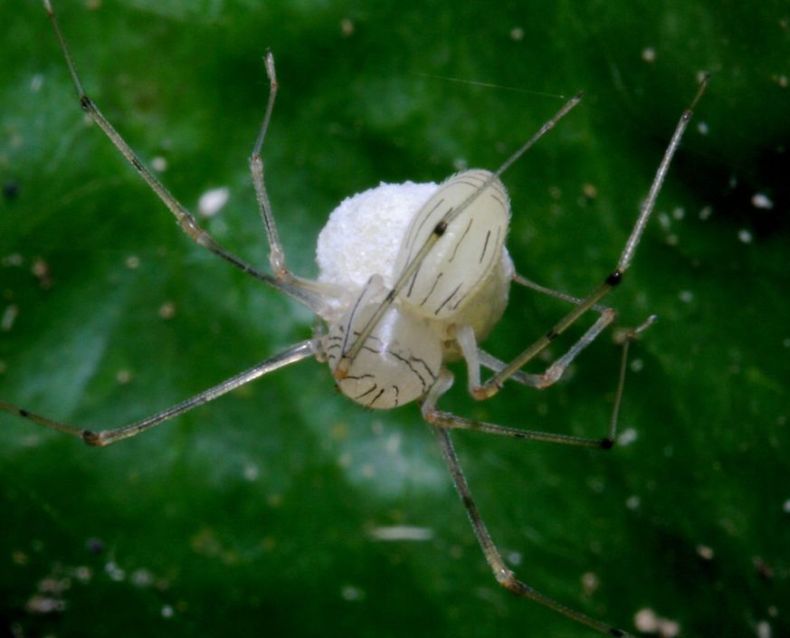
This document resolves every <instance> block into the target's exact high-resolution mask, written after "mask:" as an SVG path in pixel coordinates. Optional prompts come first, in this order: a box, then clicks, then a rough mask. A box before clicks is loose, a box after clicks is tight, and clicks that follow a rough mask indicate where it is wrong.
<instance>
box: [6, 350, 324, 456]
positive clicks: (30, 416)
mask: <svg viewBox="0 0 790 638" xmlns="http://www.w3.org/2000/svg"><path fill="white" fill-rule="evenodd" d="M317 347H318V346H317V343H316V342H315V341H314V340H312V339H311V340H309V341H302V342H301V343H298V344H296V345H294V346H291V347H290V348H288V349H287V350H286V351H284V352H282V353H280V354H278V355H276V356H274V357H271V358H270V359H267V360H266V361H264V362H263V363H259V364H258V365H256V366H253V367H252V368H250V369H249V370H245V371H244V372H242V373H240V374H237V375H236V376H235V377H231V378H230V379H228V380H226V381H223V382H222V383H220V384H218V385H215V386H214V387H212V388H209V389H208V390H204V391H203V392H201V393H200V394H196V395H195V396H193V397H190V398H189V399H186V400H185V401H182V402H181V403H177V404H176V405H174V406H172V407H169V408H167V409H166V410H162V411H161V412H158V413H156V414H154V415H152V416H149V417H146V418H144V419H140V420H139V421H135V422H134V423H130V424H128V425H123V426H121V427H117V428H112V429H108V430H99V431H92V430H87V429H85V428H81V427H79V426H75V425H69V424H67V423H62V422H60V421H55V420H53V419H50V418H48V417H45V416H41V415H39V414H34V413H33V412H30V411H29V410H25V409H24V408H20V407H19V406H16V405H14V404H12V403H6V402H5V401H0V410H4V411H5V412H9V413H10V414H13V415H16V416H19V417H21V418H23V419H27V420H28V421H32V422H33V423H36V424H38V425H40V426H43V427H45V428H49V429H50V430H57V431H58V432H63V433H65V434H69V435H71V436H74V437H77V438H80V439H82V440H83V441H84V442H85V443H87V444H88V445H95V446H98V447H104V446H107V445H111V444H112V443H117V442H118V441H122V440H124V439H129V438H131V437H133V436H137V435H138V434H140V433H141V432H145V431H146V430H150V429H151V428H153V427H155V426H157V425H159V424H160V423H164V422H165V421H168V420H170V419H172V418H175V417H177V416H179V415H181V414H184V413H185V412H189V411H190V410H192V409H193V408H196V407H198V406H200V405H203V404H204V403H208V402H209V401H213V400H214V399H217V398H219V397H221V396H222V395H223V394H227V393H228V392H230V391H231V390H235V389H236V388H238V387H241V386H243V385H246V384H247V383H250V381H254V380H255V379H258V378H260V377H262V376H264V375H266V374H269V373H270V372H274V371H275V370H279V369H280V368H283V367H285V366H287V365H290V364H292V363H296V362H297V361H301V360H302V359H306V358H307V357H310V356H313V355H315V352H316V350H317Z"/></svg>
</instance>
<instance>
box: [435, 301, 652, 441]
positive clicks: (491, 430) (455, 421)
mask: <svg viewBox="0 0 790 638" xmlns="http://www.w3.org/2000/svg"><path fill="white" fill-rule="evenodd" d="M607 310H608V309H607ZM608 317H609V314H608V313H604V314H602V315H601V317H600V318H599V319H598V321H597V322H596V323H595V324H594V325H593V326H592V327H591V328H590V329H589V330H588V331H587V333H585V335H584V336H583V337H582V338H581V339H580V340H579V341H578V342H576V344H574V346H573V347H571V349H570V350H569V351H568V352H567V353H566V354H565V355H563V356H562V357H560V358H559V359H557V360H556V361H555V362H554V363H553V364H552V365H551V366H549V368H548V370H547V371H546V373H544V374H543V375H533V374H525V373H523V372H519V373H518V375H516V376H514V377H512V378H513V379H514V380H515V381H518V382H520V383H523V384H525V385H530V386H533V387H537V388H543V387H546V379H549V380H550V381H551V383H554V382H555V381H556V380H557V378H559V376H560V375H561V373H562V371H564V369H565V368H566V367H567V365H568V363H569V362H570V361H571V360H572V359H573V358H574V357H575V356H576V355H577V354H578V353H579V352H580V351H581V350H582V349H583V348H584V347H585V346H586V345H587V344H588V343H589V342H590V341H592V339H594V338H595V336H596V334H593V333H594V332H596V333H597V332H600V331H601V330H602V329H603V328H604V327H605V326H606V323H605V321H606V320H607V319H608ZM654 321H655V316H654V315H651V316H650V317H648V318H647V320H646V321H644V322H643V323H642V324H641V325H640V326H638V327H636V328H632V329H629V330H626V331H624V332H623V334H622V335H621V337H620V338H621V340H622V352H621V355H620V367H619V373H618V379H617V388H616V390H615V397H614V405H613V407H612V416H611V418H610V420H609V431H608V433H607V436H606V437H605V438H592V437H585V436H573V435H569V434H558V433H556V432H541V431H536V430H525V429H522V428H514V427H509V426H504V425H497V424H496V423H488V422H485V421H476V420H474V419H467V418H465V417H462V416H458V415H456V414H453V413H451V412H444V411H441V410H438V409H436V404H437V403H438V401H439V398H440V397H441V396H442V395H443V394H445V393H446V392H447V391H448V390H449V389H450V387H451V386H452V384H453V375H452V374H451V373H450V372H449V371H448V370H446V369H444V370H442V372H441V373H440V375H439V379H438V380H437V381H436V383H435V384H434V385H433V387H432V388H431V389H430V391H429V392H428V394H427V395H426V397H425V399H424V400H423V403H422V408H421V409H422V415H423V418H424V419H425V420H426V421H427V422H428V423H430V424H431V425H433V426H436V427H441V428H445V429H453V430H476V431H478V432H486V433H488V434H496V435H498V436H507V437H511V438H515V439H528V440H532V441H546V442H549V443H560V444H563V445H575V446H580V447H592V448H599V449H605V450H608V449H609V448H611V447H612V446H613V445H614V442H615V439H616V437H617V425H618V421H619V416H620V406H621V404H622V400H623V393H624V389H625V375H626V371H627V369H628V365H627V364H628V350H629V346H630V343H631V342H632V341H634V340H636V339H637V338H638V337H639V335H641V334H642V332H644V331H645V330H647V328H648V327H650V326H651V325H652V324H653V322H654ZM469 332H471V330H470V331H469ZM585 337H587V339H586V340H585ZM471 338H472V339H473V338H474V336H473V335H472V337H471ZM459 344H461V348H462V351H463V353H464V357H465V358H466V359H467V368H468V370H469V380H470V384H471V383H472V382H473V380H474V377H475V374H474V370H477V375H476V376H477V379H478V380H479V376H480V374H479V369H477V368H473V366H474V365H475V361H477V362H478V363H479V365H484V366H485V367H489V368H492V369H494V370H496V369H497V368H499V367H500V366H504V363H502V362H501V361H499V360H498V359H496V358H495V357H493V356H491V355H489V354H487V353H485V352H483V351H480V350H477V348H474V349H472V350H471V351H470V352H472V353H474V354H475V355H477V356H476V357H474V356H473V357H471V359H472V361H471V363H470V357H468V356H467V349H468V348H469V346H468V345H467V347H464V345H463V343H462V340H459ZM481 355H482V356H481ZM557 370H559V373H557V372H555V371H557ZM555 377H556V378H555Z"/></svg>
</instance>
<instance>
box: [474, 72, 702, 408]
mask: <svg viewBox="0 0 790 638" xmlns="http://www.w3.org/2000/svg"><path fill="white" fill-rule="evenodd" d="M708 80H709V76H708V75H706V76H705V77H703V79H702V81H701V82H700V85H699V88H698V90H697V94H696V95H695V97H694V99H693V100H692V102H691V104H690V105H689V107H688V108H687V109H686V110H685V111H683V114H682V115H681V116H680V119H679V120H678V123H677V125H676V127H675V131H674V133H673V134H672V139H671V140H670V142H669V145H668V146H667V148H666V150H665V151H664V155H663V157H662V159H661V162H660V164H659V166H658V169H657V170H656V174H655V176H654V178H653V183H652V184H651V186H650V190H649V191H648V195H647V198H646V199H645V201H644V203H643V204H642V206H641V209H640V211H639V215H638V217H637V219H636V222H635V224H634V227H633V229H632V230H631V234H630V235H629V236H628V239H627V240H626V242H625V247H624V248H623V252H622V253H621V255H620V259H619V260H618V262H617V266H616V267H615V269H614V270H613V271H612V272H611V274H609V275H608V276H607V277H606V279H604V281H603V283H601V284H600V285H599V286H598V287H597V288H596V289H595V290H593V292H592V293H590V294H589V295H588V296H587V297H584V298H583V299H580V300H576V306H575V307H574V308H573V310H571V311H570V312H568V313H567V314H566V315H565V316H564V317H563V318H562V319H560V321H558V322H557V323H556V324H554V326H553V327H552V328H551V329H550V330H549V331H548V332H547V333H546V334H544V335H543V336H542V337H540V338H539V339H537V340H536V341H535V342H533V343H532V344H531V345H530V346H529V347H528V348H526V349H525V350H524V351H523V352H522V353H521V354H519V355H518V356H517V357H515V358H514V359H513V360H512V361H511V362H510V363H509V364H508V365H507V366H506V367H505V368H503V369H502V370H500V371H499V372H497V373H496V374H495V375H494V376H493V377H491V378H490V379H489V380H488V381H486V382H485V383H484V384H482V385H481V386H480V387H479V388H477V390H476V392H475V398H478V399H483V398H489V397H492V396H493V395H495V394H496V393H497V392H499V390H500V389H501V387H502V384H503V383H504V381H505V380H506V379H507V378H508V377H509V376H510V375H512V374H513V373H514V372H515V371H516V370H519V369H520V368H522V367H523V366H524V365H525V364H526V363H528V362H529V361H531V360H532V359H534V358H535V357H536V356H537V355H538V354H540V353H541V352H543V350H545V349H546V348H547V347H548V346H549V344H551V343H552V342H553V341H554V340H555V339H556V338H557V337H559V336H560V335H561V334H562V333H563V332H565V331H566V330H567V329H568V328H569V327H570V326H572V325H573V324H574V323H575V322H576V320H577V319H578V318H579V317H581V316H582V315H583V314H584V313H585V312H587V311H588V310H590V309H592V308H595V307H596V306H597V305H598V303H599V302H600V301H601V300H602V299H603V298H604V297H605V296H606V295H608V294H609V293H610V292H611V291H612V290H614V288H616V287H617V286H618V285H619V284H620V283H621V282H622V279H623V276H624V274H625V272H626V270H628V268H629V267H630V265H631V261H632V260H633V257H634V253H635V252H636V248H637V246H638V245H639V241H640V240H641V239H642V235H643V234H644V230H645V227H646V226H647V222H648V221H649V219H650V216H651V214H652V213H653V210H654V209H655V205H656V199H657V198H658V194H659V192H660V191H661V187H662V186H663V185H664V181H665V180H666V176H667V172H668V171H669V165H670V163H671V162H672V158H673V157H674V155H675V152H676V151H677V149H678V147H679V146H680V140H681V139H682V137H683V134H684V133H685V131H686V128H687V127H688V124H689V122H690V121H691V118H692V115H693V109H694V107H695V106H696V104H697V102H698V101H699V99H700V98H701V97H702V94H703V93H704V91H705V89H706V87H707V85H708ZM524 281H526V280H524ZM519 283H522V282H519ZM546 290H548V289H546ZM569 300H570V299H569Z"/></svg>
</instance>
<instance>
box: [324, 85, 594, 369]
mask: <svg viewBox="0 0 790 638" xmlns="http://www.w3.org/2000/svg"><path fill="white" fill-rule="evenodd" d="M581 99H582V94H581V93H579V94H577V95H575V96H573V97H572V98H571V99H570V100H568V101H567V102H566V103H565V104H564V105H563V106H562V107H561V108H560V110H559V111H557V112H556V113H555V114H554V115H553V116H552V117H551V118H550V119H549V120H548V121H547V122H545V123H544V124H543V125H542V126H541V127H540V128H539V129H538V130H537V131H536V132H535V133H534V134H533V135H532V137H530V138H529V139H528V140H527V141H526V142H524V144H522V145H521V146H520V147H519V148H518V149H516V151H515V152H514V153H512V154H511V155H510V157H508V158H507V159H506V160H505V161H504V163H503V164H502V165H501V166H500V167H499V168H498V169H497V170H496V171H495V172H494V173H491V175H490V176H489V177H488V179H487V180H486V181H485V182H483V183H482V184H481V185H480V188H479V189H478V190H476V191H475V192H473V193H472V194H471V195H469V196H468V197H467V198H466V199H465V200H463V201H462V202H461V203H460V204H459V205H458V206H456V207H455V208H452V209H450V210H448V211H447V213H445V214H444V215H443V216H442V218H441V219H440V220H439V222H438V223H437V224H436V226H435V227H434V228H433V230H432V232H431V234H430V235H428V238H427V239H426V240H425V242H424V243H423V244H422V246H421V247H420V249H419V250H418V251H417V252H416V253H415V255H414V257H413V258H412V259H411V261H410V262H409V263H408V264H407V265H406V267H405V268H404V269H403V271H402V272H400V273H399V274H398V277H397V279H396V281H395V283H394V285H393V286H392V289H391V290H390V291H389V293H388V294H387V296H386V297H385V298H384V300H383V301H382V302H381V303H380V304H379V307H378V308H377V309H376V311H375V312H374V313H373V314H372V315H371V316H370V318H369V319H368V321H367V322H366V323H365V325H364V326H363V327H362V329H361V330H360V332H359V335H356V339H355V340H354V341H353V342H352V343H351V344H350V345H349V346H348V348H347V349H344V351H343V353H342V356H341V358H340V361H339V362H338V364H337V366H335V371H334V375H335V378H336V379H342V378H344V377H345V376H346V374H347V373H348V370H349V368H350V367H351V362H352V361H353V360H354V359H355V358H356V356H357V355H358V354H359V351H360V350H361V349H362V347H363V345H364V343H365V340H366V339H367V338H368V337H369V336H370V335H371V333H372V332H373V331H374V330H375V329H376V326H377V325H378V323H379V321H381V318H382V317H383V316H384V314H385V313H386V312H387V310H389V308H390V307H391V306H392V304H393V303H395V299H396V298H397V297H398V294H399V293H400V292H401V291H402V290H403V289H404V288H405V287H406V285H407V283H408V281H409V279H411V277H412V276H413V275H414V274H415V273H416V272H417V270H418V269H419V268H420V266H421V264H422V263H423V261H424V260H425V257H426V256H427V255H428V253H430V252H431V249H432V248H433V247H434V246H435V245H436V242H438V241H439V239H440V238H441V237H442V235H443V234H444V232H445V231H446V230H447V226H448V225H449V224H450V223H452V221H453V220H455V219H456V218H457V217H458V216H459V215H460V214H461V213H463V212H464V211H465V210H466V209H467V208H468V207H469V206H470V205H471V204H472V203H473V202H474V201H475V200H476V199H477V198H478V197H480V194H481V193H483V192H484V191H485V189H486V188H488V187H489V186H490V185H491V184H492V183H494V180H497V179H498V178H499V176H500V175H502V173H504V172H505V171H506V170H507V169H508V168H510V166H511V165H512V164H513V163H514V162H516V161H517V160H518V159H519V158H520V157H521V156H522V155H523V154H524V153H526V152H527V151H528V150H529V149H530V148H532V146H534V145H535V143H536V142H537V141H538V140H539V139H540V138H542V137H543V136H544V135H545V134H546V133H548V132H549V131H550V130H551V129H553V128H554V127H555V126H556V125H557V122H559V121H560V120H561V119H562V118H563V117H565V116H566V115H567V114H568V113H569V112H570V111H571V110H572V109H573V108H574V107H575V106H576V105H578V104H579V102H581Z"/></svg>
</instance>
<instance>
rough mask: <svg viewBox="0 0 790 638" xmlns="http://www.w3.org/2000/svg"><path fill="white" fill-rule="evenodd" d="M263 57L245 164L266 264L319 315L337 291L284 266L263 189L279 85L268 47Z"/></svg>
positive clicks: (266, 196)
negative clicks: (259, 111) (256, 119)
mask: <svg viewBox="0 0 790 638" xmlns="http://www.w3.org/2000/svg"><path fill="white" fill-rule="evenodd" d="M263 61H264V66H265V67H266V77H268V78H269V97H268V99H267V101H266V110H265V112H264V115H263V122H262V123H261V128H260V131H259V132H258V137H257V139H256V140H255V146H254V147H253V149H252V153H251V154H250V159H249V165H250V174H251V175H252V184H253V186H254V187H255V197H256V199H257V201H258V210H259V212H260V215H261V221H263V226H264V228H265V229H266V238H267V240H268V242H269V264H270V266H271V269H272V272H273V273H274V277H275V279H276V280H277V281H278V282H279V284H280V285H282V286H286V287H288V288H296V289H298V290H300V291H302V292H303V293H304V294H306V295H307V296H309V297H310V298H311V299H312V300H313V301H312V303H310V304H308V305H310V308H311V310H313V312H315V313H316V314H319V315H320V314H321V311H322V309H323V304H322V303H320V300H322V299H325V298H327V297H336V296H338V293H339V291H337V290H335V289H334V287H333V286H330V285H328V284H322V283H319V282H316V281H313V280H310V279H305V278H303V277H297V276H295V275H294V274H293V273H292V272H291V271H290V270H288V267H287V266H286V264H285V250H284V248H283V244H282V242H281V241H280V234H279V232H278V231H277V223H276V221H275V219H274V212H273V211H272V204H271V200H270V199H269V193H268V191H267V189H266V180H265V177H264V166H263V155H262V151H263V143H264V141H265V139H266V133H267V132H268V130H269V123H270V122H271V118H272V112H273V111H274V102H275V99H276V97H277V89H278V86H279V85H278V83H277V72H276V70H275V66H274V55H273V54H272V52H271V51H267V52H266V56H265V57H264V59H263Z"/></svg>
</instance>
